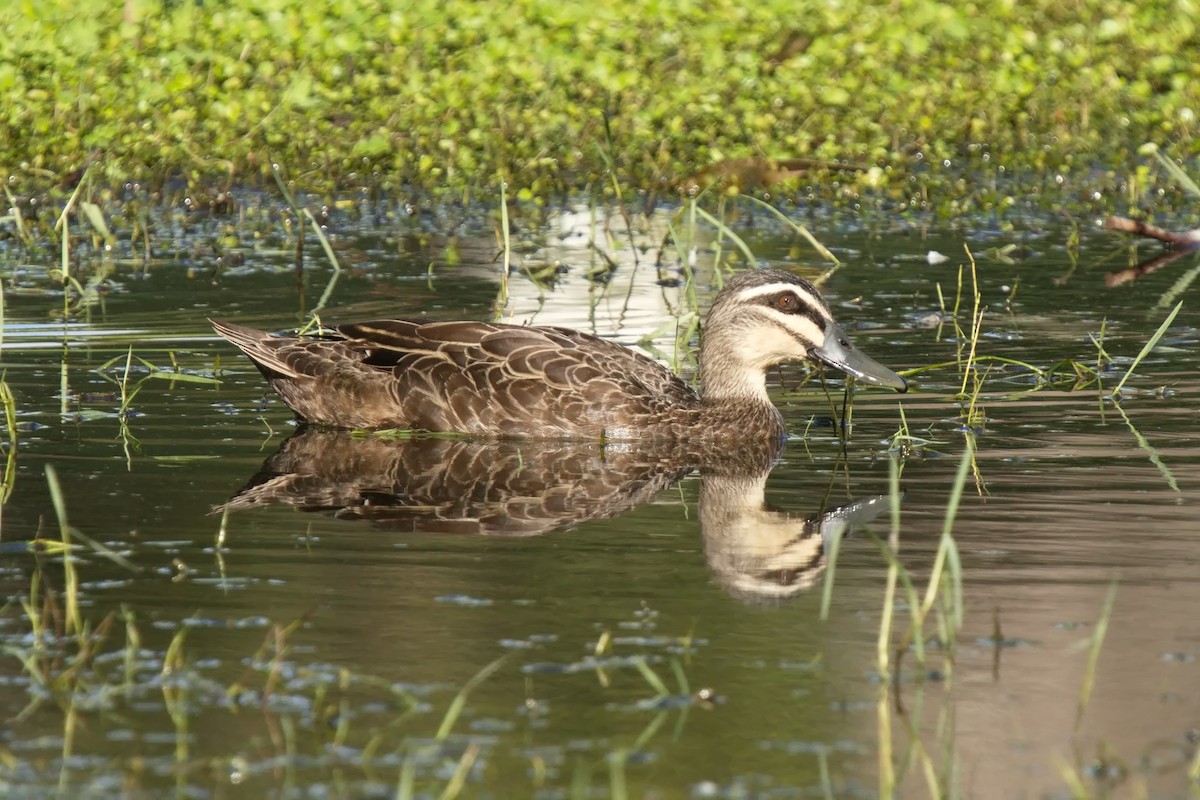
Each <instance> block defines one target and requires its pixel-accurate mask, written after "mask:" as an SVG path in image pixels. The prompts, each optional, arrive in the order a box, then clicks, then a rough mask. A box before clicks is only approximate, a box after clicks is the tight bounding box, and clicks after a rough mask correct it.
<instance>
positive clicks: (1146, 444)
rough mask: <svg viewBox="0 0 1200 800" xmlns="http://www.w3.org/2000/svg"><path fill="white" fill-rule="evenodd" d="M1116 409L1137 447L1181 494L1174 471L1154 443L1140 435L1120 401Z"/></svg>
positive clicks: (1176, 491)
mask: <svg viewBox="0 0 1200 800" xmlns="http://www.w3.org/2000/svg"><path fill="white" fill-rule="evenodd" d="M1116 409H1117V412H1118V413H1119V414H1120V415H1121V419H1123V420H1125V424H1126V425H1127V426H1128V427H1129V431H1130V433H1132V434H1133V438H1135V439H1137V443H1138V447H1140V448H1141V449H1143V450H1145V451H1146V455H1148V456H1149V457H1150V463H1151V464H1153V465H1154V466H1155V467H1157V468H1158V471H1159V472H1161V473H1162V476H1163V477H1164V478H1166V479H1167V485H1168V486H1170V487H1171V490H1172V491H1174V492H1175V493H1176V494H1182V491H1181V490H1180V488H1179V481H1177V480H1175V473H1174V472H1172V471H1171V468H1170V467H1168V466H1167V465H1166V464H1165V463H1164V462H1163V460H1162V456H1161V455H1159V453H1158V449H1157V448H1155V447H1154V445H1152V444H1150V441H1149V440H1148V439H1147V438H1146V437H1145V436H1143V435H1142V432H1141V431H1139V430H1138V429H1137V428H1135V427H1134V425H1133V420H1131V419H1129V415H1128V414H1126V413H1125V409H1123V408H1121V405H1120V403H1117V404H1116Z"/></svg>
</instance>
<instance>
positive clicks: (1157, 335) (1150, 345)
mask: <svg viewBox="0 0 1200 800" xmlns="http://www.w3.org/2000/svg"><path fill="white" fill-rule="evenodd" d="M1181 308H1183V301H1182V300H1180V301H1179V302H1178V303H1176V304H1175V308H1173V309H1172V310H1171V313H1170V314H1168V315H1167V318H1166V319H1164V320H1163V322H1162V325H1159V326H1158V330H1156V331H1155V332H1154V335H1153V336H1151V337H1150V341H1148V342H1146V344H1145V345H1144V346H1143V347H1142V352H1140V353H1138V354H1137V358H1135V359H1133V363H1132V364H1130V365H1129V369H1128V370H1127V371H1126V372H1125V377H1123V378H1121V382H1120V383H1118V384H1117V386H1116V388H1115V389H1113V390H1112V392H1111V396H1112V397H1116V396H1117V394H1118V393H1119V392H1120V391H1121V387H1122V386H1124V385H1125V381H1127V380H1129V378H1130V376H1131V375H1133V371H1134V370H1136V369H1137V367H1138V364H1140V363H1142V359H1143V358H1145V357H1146V356H1148V355H1149V354H1150V351H1151V350H1153V349H1154V347H1155V345H1157V344H1158V340H1159V339H1161V338H1162V337H1163V334H1165V333H1166V332H1167V328H1169V327H1171V323H1172V322H1174V321H1175V315H1176V314H1178V313H1179V309H1181Z"/></svg>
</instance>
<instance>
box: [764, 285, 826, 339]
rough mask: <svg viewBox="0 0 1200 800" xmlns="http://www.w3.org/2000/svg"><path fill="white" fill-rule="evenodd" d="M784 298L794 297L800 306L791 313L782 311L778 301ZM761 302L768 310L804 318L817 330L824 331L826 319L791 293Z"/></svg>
mask: <svg viewBox="0 0 1200 800" xmlns="http://www.w3.org/2000/svg"><path fill="white" fill-rule="evenodd" d="M784 297H794V298H796V299H797V300H799V301H800V304H799V305H798V306H796V308H795V309H793V310H792V311H784V310H783V309H782V308H780V307H779V301H780V300H782V299H783V298H784ZM763 300H764V302H763V305H765V306H766V307H767V308H770V309H771V310H772V311H778V312H779V313H780V314H791V315H793V316H797V317H804V318H805V319H807V320H808V321H809V322H811V323H812V324H813V325H816V326H817V328H818V329H819V330H821V331H824V330H825V320H826V317H825V315H824V314H822V313H821V310H820V309H818V308H815V307H813V306H812V305H810V304H808V303H806V302H805V301H804V298H803V297H800V296H798V295H796V294H795V293H793V292H780V293H779V294H777V295H774V296H773V297H765V298H763Z"/></svg>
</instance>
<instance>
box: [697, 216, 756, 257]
mask: <svg viewBox="0 0 1200 800" xmlns="http://www.w3.org/2000/svg"><path fill="white" fill-rule="evenodd" d="M696 213H697V214H699V215H700V217H701V218H703V219H704V220H705V221H706V222H708V223H709V224H710V225H712V226H713V227H714V228H716V229H717V231H718V232H720V233H721V234H723V235H725V236H728V237H729V240H730V241H731V242H733V243H734V244H735V245H737V249H738V250H741V251H742V255H744V256H745V257H746V265H747V266H749V267H751V268H754V267H757V266H758V259H756V258H755V257H754V253H752V252H750V246H749V245H747V244H746V242H745V241H743V239H742V237H740V236H738V235H737V234H736V233H734V232H733V231H732V230H730V228H729V226H728V225H726V224H725V223H724V222H721V220H719V219H717V218H716V217H714V216H713V215H712V214H710V213H708V212H707V211H705V210H704V209H703V208H700V207H699V206H696Z"/></svg>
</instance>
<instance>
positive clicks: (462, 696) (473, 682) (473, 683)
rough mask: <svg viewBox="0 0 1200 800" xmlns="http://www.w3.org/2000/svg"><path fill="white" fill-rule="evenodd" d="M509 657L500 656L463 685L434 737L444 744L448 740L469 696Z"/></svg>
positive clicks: (507, 655) (506, 655)
mask: <svg viewBox="0 0 1200 800" xmlns="http://www.w3.org/2000/svg"><path fill="white" fill-rule="evenodd" d="M509 655H511V654H505V655H502V656H500V657H499V658H497V659H496V660H495V661H493V662H492V663H490V664H488V665H487V666H486V667H484V668H483V669H481V670H479V672H476V673H475V675H474V676H473V677H472V678H471V679H470V680H469V681H467V682H466V683H465V684H463V687H462V688H461V689H459V690H458V694H456V695H455V696H454V699H453V700H452V701H451V702H450V707H449V708H448V709H446V716H444V717H443V718H442V724H441V726H440V727H438V730H437V733H436V734H435V735H434V738H435V739H437V740H438V741H439V742H444V741H445V740H446V737H448V736H449V735H450V731H451V730H452V729H453V728H454V723H455V722H457V721H458V717H459V715H460V714H462V710H463V708H464V707H465V706H466V704H467V697H468V695H470V694H471V692H472V691H473V690H474V689H475V687H477V686H479V684H481V683H483V682H484V681H486V680H487V679H488V678H490V677H491V676H492V675H493V674H494V673H495V672H496V670H498V669H500V667H501V666H502V665H503V664H504V662H505V661H507V660H508V658H509Z"/></svg>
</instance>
